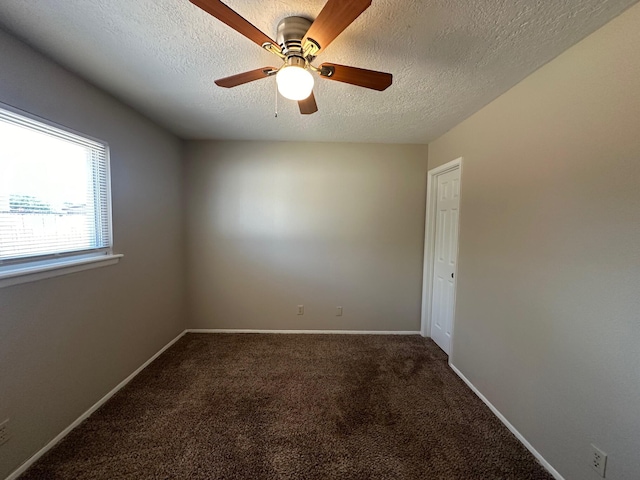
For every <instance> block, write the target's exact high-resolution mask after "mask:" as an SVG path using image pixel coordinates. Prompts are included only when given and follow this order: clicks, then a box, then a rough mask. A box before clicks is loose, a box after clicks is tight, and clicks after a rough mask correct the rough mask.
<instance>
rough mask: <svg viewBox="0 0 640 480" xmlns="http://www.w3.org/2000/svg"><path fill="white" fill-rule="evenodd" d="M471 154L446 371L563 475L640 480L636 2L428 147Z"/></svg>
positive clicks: (438, 153) (639, 54)
mask: <svg viewBox="0 0 640 480" xmlns="http://www.w3.org/2000/svg"><path fill="white" fill-rule="evenodd" d="M460 156H462V157H464V167H463V178H462V205H461V225H460V257H459V261H460V263H459V271H458V296H457V311H456V318H455V330H454V331H455V338H454V342H453V354H452V361H453V364H454V365H455V366H457V367H458V368H459V369H460V370H461V371H462V373H463V374H464V375H465V376H466V377H467V378H468V379H469V380H470V381H471V382H472V383H474V384H475V385H476V386H477V387H478V389H479V390H480V391H481V392H482V393H483V394H484V395H485V396H486V397H487V398H488V399H489V400H490V401H491V402H492V403H493V404H494V405H495V406H496V407H497V408H498V410H500V411H501V412H502V413H503V414H504V415H505V416H506V417H507V419H508V420H509V421H510V422H511V423H512V424H513V425H514V426H515V427H516V428H517V429H518V430H519V431H520V432H521V433H522V434H524V436H525V437H526V438H527V439H528V440H529V441H530V442H531V443H532V444H533V446H534V447H535V448H536V449H538V451H539V452H540V453H541V454H542V455H543V456H544V457H545V458H546V459H547V460H548V461H549V462H551V464H552V465H553V466H554V467H555V468H556V469H557V470H558V471H559V472H560V473H561V474H562V475H563V476H564V477H565V478H566V479H567V480H573V479H576V480H578V479H580V480H582V479H589V478H594V479H595V478H599V477H598V476H597V474H595V473H594V472H593V471H591V470H590V469H589V458H590V444H591V443H594V444H596V445H598V446H599V447H600V448H601V449H603V450H604V451H605V452H607V453H608V454H609V464H608V469H607V470H608V471H607V478H608V479H612V480H617V479H628V480H631V479H637V478H640V456H639V455H638V454H639V452H640V5H638V6H635V7H633V8H632V9H631V10H629V11H627V12H626V13H624V14H623V15H622V16H620V17H619V18H617V19H615V20H614V21H613V22H611V23H610V24H608V25H606V26H605V27H604V28H602V29H601V30H600V31H598V32H596V33H595V34H593V35H592V36H590V37H588V38H587V39H585V40H584V41H582V42H581V43H579V44H578V45H576V46H575V47H574V48H572V49H570V50H568V51H567V52H565V53H564V54H563V55H561V56H560V57H558V58H557V59H555V60H554V61H552V62H551V63H549V64H548V65H546V66H545V67H543V68H542V69H540V70H539V71H537V72H536V73H534V74H533V75H531V76H530V77H529V78H527V79H526V80H524V81H523V82H522V83H520V84H519V85H517V86H516V87H515V88H513V89H512V90H511V91H509V92H507V93H506V94H504V95H503V96H502V97H500V98H498V99H497V100H496V101H494V102H493V103H491V104H490V105H488V106H487V107H485V108H484V109H482V110H481V111H480V112H478V113H477V114H475V115H473V116H472V117H471V118H469V119H468V120H466V121H465V122H463V123H462V124H460V125H459V126H457V127H456V128H454V129H453V130H452V131H450V132H449V133H447V134H446V135H444V136H442V137H441V138H439V139H438V140H436V141H435V142H433V143H432V144H431V145H430V147H429V167H430V168H433V167H436V166H438V165H441V164H443V163H445V162H447V161H449V160H452V159H454V158H457V157H460Z"/></svg>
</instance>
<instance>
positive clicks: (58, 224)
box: [0, 108, 112, 264]
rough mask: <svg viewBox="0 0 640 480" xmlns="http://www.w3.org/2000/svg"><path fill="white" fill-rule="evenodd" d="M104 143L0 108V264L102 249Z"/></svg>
mask: <svg viewBox="0 0 640 480" xmlns="http://www.w3.org/2000/svg"><path fill="white" fill-rule="evenodd" d="M109 195H110V192H109V158H108V147H107V145H106V144H105V143H102V142H99V141H96V140H93V139H90V138H85V137H83V136H81V135H78V134H76V133H74V132H70V131H66V130H64V129H62V128H59V127H56V126H52V125H48V124H46V123H44V122H41V121H37V120H34V119H32V118H28V117H26V116H23V115H20V114H18V113H15V112H12V111H10V110H5V109H2V108H0V264H9V263H21V262H27V261H31V260H36V259H37V260H43V259H46V258H49V257H61V256H67V255H78V254H85V253H90V252H99V251H101V250H104V251H108V250H109V249H110V248H111V245H112V241H111V218H110V197H109Z"/></svg>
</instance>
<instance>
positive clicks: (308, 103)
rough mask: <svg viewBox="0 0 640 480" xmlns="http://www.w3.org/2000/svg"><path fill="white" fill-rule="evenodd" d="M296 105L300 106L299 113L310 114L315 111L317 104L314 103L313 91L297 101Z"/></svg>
mask: <svg viewBox="0 0 640 480" xmlns="http://www.w3.org/2000/svg"><path fill="white" fill-rule="evenodd" d="M298 107H300V113H301V114H302V115H311V114H312V113H316V112H317V111H318V105H317V104H316V97H314V96H313V92H311V95H309V96H308V97H307V98H305V99H304V100H300V101H299V102H298Z"/></svg>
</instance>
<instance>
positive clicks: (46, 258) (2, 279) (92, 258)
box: [0, 102, 123, 288]
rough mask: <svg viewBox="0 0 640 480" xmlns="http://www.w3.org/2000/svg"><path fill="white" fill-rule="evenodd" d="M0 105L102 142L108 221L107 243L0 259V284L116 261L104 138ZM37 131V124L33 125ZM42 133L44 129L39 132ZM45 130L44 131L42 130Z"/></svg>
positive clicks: (69, 133) (108, 157) (54, 127)
mask: <svg viewBox="0 0 640 480" xmlns="http://www.w3.org/2000/svg"><path fill="white" fill-rule="evenodd" d="M0 109H2V110H4V111H6V112H9V113H10V114H13V115H16V116H18V117H23V118H24V119H25V120H27V121H29V122H35V123H40V124H42V125H44V126H46V127H48V128H50V129H52V130H57V131H59V132H61V134H62V135H61V137H64V136H67V137H69V139H73V138H74V137H76V138H78V139H79V140H80V141H82V140H85V141H87V142H88V143H97V144H100V145H103V146H104V150H105V181H106V190H105V191H106V196H107V199H106V212H105V214H106V218H107V222H108V232H109V242H108V243H109V245H108V246H105V247H96V248H89V249H82V250H74V251H65V252H58V253H50V254H42V255H30V256H25V257H19V258H12V259H6V260H0V288H3V287H8V286H11V285H16V284H20V283H26V282H33V281H36V280H41V279H44V278H51V277H57V276H60V275H67V274H70V273H75V272H79V271H83V270H88V269H92V268H98V267H103V266H108V265H114V264H116V263H118V262H119V260H120V258H122V257H123V255H122V254H114V253H113V243H114V240H113V216H112V215H113V214H112V199H111V155H110V153H111V152H110V148H109V144H108V143H107V142H105V141H104V140H100V139H98V138H95V137H92V136H90V135H87V134H85V133H81V132H78V131H77V130H74V129H72V128H69V127H67V126H65V125H61V124H59V123H56V122H53V121H51V120H49V119H46V118H43V117H40V116H38V115H34V114H32V113H30V112H25V111H24V110H21V109H19V108H16V107H14V106H12V105H8V104H6V103H2V102H0ZM33 130H35V131H37V128H35V127H34V128H33ZM43 133H44V132H43ZM44 134H46V133H44Z"/></svg>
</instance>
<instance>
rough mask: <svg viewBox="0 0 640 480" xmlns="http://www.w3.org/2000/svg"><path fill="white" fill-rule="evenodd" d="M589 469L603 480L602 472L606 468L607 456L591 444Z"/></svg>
mask: <svg viewBox="0 0 640 480" xmlns="http://www.w3.org/2000/svg"><path fill="white" fill-rule="evenodd" d="M591 468H593V469H594V470H595V471H596V472H598V473H599V474H600V476H601V477H602V478H604V471H605V469H606V468H607V454H606V453H604V452H603V451H602V450H600V449H599V448H598V447H596V446H595V445H593V444H591Z"/></svg>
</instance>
